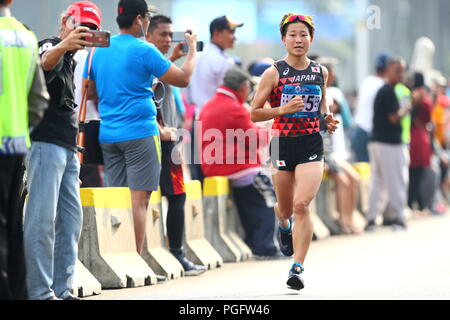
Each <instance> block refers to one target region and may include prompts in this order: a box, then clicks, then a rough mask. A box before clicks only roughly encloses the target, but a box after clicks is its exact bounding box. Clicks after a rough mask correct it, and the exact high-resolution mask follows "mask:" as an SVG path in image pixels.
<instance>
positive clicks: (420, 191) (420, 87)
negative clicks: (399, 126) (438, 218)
mask: <svg viewBox="0 0 450 320" xmlns="http://www.w3.org/2000/svg"><path fill="white" fill-rule="evenodd" d="M414 82H415V83H414V90H413V111H412V125H411V145H410V157H411V163H410V165H409V189H408V206H409V207H410V208H411V209H413V207H414V204H415V202H417V203H418V206H419V211H421V212H422V213H426V211H428V210H431V209H432V199H427V197H426V193H427V192H426V188H425V187H424V183H426V180H425V174H426V171H427V169H429V168H430V167H431V156H432V145H431V138H430V133H429V131H428V129H427V126H428V124H429V123H430V122H431V112H432V110H433V106H432V102H431V98H430V96H429V93H428V92H427V89H426V88H425V83H424V78H423V75H422V74H420V73H416V74H415V75H414Z"/></svg>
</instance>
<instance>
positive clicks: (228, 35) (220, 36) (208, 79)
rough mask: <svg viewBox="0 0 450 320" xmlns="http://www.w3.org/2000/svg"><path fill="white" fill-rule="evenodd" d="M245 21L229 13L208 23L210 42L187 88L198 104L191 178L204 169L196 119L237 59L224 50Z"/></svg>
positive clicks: (189, 98)
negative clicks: (198, 145)
mask: <svg viewBox="0 0 450 320" xmlns="http://www.w3.org/2000/svg"><path fill="white" fill-rule="evenodd" d="M243 25H244V24H243V23H240V24H236V23H233V22H232V21H231V20H230V19H229V18H228V17H227V16H222V17H218V18H216V19H214V20H213V21H212V22H211V24H210V25H209V31H210V34H211V43H209V44H207V45H206V46H205V49H204V51H203V52H202V53H201V54H200V55H199V57H198V62H197V66H196V68H195V70H194V73H193V74H192V81H191V83H190V85H189V87H188V90H187V98H188V102H189V103H190V104H194V105H195V115H194V123H193V126H192V129H191V136H192V142H191V157H190V159H189V160H190V166H189V167H190V171H191V178H192V179H196V180H200V181H203V173H202V172H201V168H200V165H199V164H198V160H199V158H198V147H197V144H196V143H197V141H196V139H195V137H194V132H196V128H195V120H196V119H197V118H198V115H199V114H200V111H201V109H202V108H203V105H204V104H205V103H206V102H207V101H208V100H210V99H211V98H212V97H213V96H214V95H215V93H216V90H217V88H218V87H219V86H220V85H221V84H222V79H223V75H224V74H225V72H226V71H227V70H228V69H229V68H230V67H231V66H233V65H234V63H235V62H234V60H233V58H232V57H229V56H227V55H226V54H225V50H227V49H232V48H233V47H234V43H235V42H236V37H235V32H236V29H237V28H239V27H242V26H243Z"/></svg>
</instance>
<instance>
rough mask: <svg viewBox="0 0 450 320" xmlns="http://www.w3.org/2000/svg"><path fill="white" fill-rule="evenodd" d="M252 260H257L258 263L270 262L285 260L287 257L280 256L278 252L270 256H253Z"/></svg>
mask: <svg viewBox="0 0 450 320" xmlns="http://www.w3.org/2000/svg"><path fill="white" fill-rule="evenodd" d="M253 258H255V260H258V261H270V260H280V259H287V258H288V257H286V256H285V255H284V254H281V253H280V252H278V251H277V252H276V253H274V254H270V255H258V254H254V255H253Z"/></svg>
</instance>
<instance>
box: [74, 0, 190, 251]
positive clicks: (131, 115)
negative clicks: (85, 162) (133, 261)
mask: <svg viewBox="0 0 450 320" xmlns="http://www.w3.org/2000/svg"><path fill="white" fill-rule="evenodd" d="M150 18H151V13H150V12H149V8H148V6H147V3H146V2H145V0H120V1H119V4H118V16H117V19H116V20H117V23H118V25H119V29H120V34H118V35H115V36H113V37H111V40H110V46H109V47H107V48H96V50H95V51H94V52H93V53H91V54H92V58H91V59H92V64H91V69H90V72H89V70H88V69H89V63H86V66H85V70H84V75H83V77H84V78H86V79H88V84H89V86H88V88H89V89H88V98H89V99H95V98H96V97H97V96H98V99H99V113H100V118H101V124H100V134H99V141H100V145H101V148H102V152H103V158H104V162H105V163H104V165H105V184H106V186H107V187H129V188H130V190H131V203H132V211H133V217H134V226H135V236H136V249H137V251H138V253H141V252H142V249H143V245H144V239H145V226H146V212H147V207H148V202H149V199H150V195H151V192H152V191H156V190H157V189H158V185H159V177H160V171H161V152H160V138H159V131H158V125H157V122H156V107H155V104H154V102H153V100H152V98H153V91H152V82H153V79H154V78H155V77H157V78H159V79H160V80H162V81H164V82H167V83H169V84H172V85H175V86H178V87H186V86H187V85H188V83H189V81H190V78H191V75H192V71H193V69H194V66H195V55H196V46H195V45H196V42H197V35H195V34H192V32H191V33H188V32H187V33H186V42H187V44H188V46H189V52H188V54H187V56H186V60H185V62H184V64H183V66H182V67H181V68H178V67H176V66H175V65H174V64H172V63H171V62H170V61H169V60H167V59H166V58H165V57H164V56H163V55H162V54H161V53H160V52H159V50H158V49H157V48H156V47H155V46H154V45H152V44H150V43H148V42H146V41H145V35H146V31H147V30H148V26H149V23H150ZM89 58H90V56H88V59H89ZM88 73H89V74H88Z"/></svg>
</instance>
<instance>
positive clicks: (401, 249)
mask: <svg viewBox="0 0 450 320" xmlns="http://www.w3.org/2000/svg"><path fill="white" fill-rule="evenodd" d="M449 245H450V214H447V215H445V216H441V217H426V218H416V219H414V220H412V221H411V222H410V226H409V230H408V231H401V232H394V231H392V230H391V229H389V228H381V229H379V230H377V231H376V232H375V233H373V234H364V235H361V236H356V237H354V236H340V237H332V238H329V239H326V240H321V241H316V242H313V244H312V246H311V248H310V254H309V256H308V259H307V262H306V264H305V268H306V272H305V274H304V276H305V282H306V288H305V289H304V290H302V291H301V292H300V293H297V292H296V291H292V290H290V289H287V287H286V285H285V283H286V280H287V272H288V269H289V267H290V260H289V259H285V260H278V261H264V262H261V261H249V262H241V263H228V264H225V265H224V266H223V267H221V268H219V269H215V270H211V271H207V272H206V273H204V274H203V275H201V276H199V277H189V278H182V279H176V280H172V281H169V282H166V283H164V284H159V285H154V286H147V287H140V288H131V289H121V290H103V292H102V294H101V295H99V296H96V297H89V298H87V299H88V300H130V299H132V300H158V299H163V300H171V299H176V300H188V299H194V300H197V299H206V300H208V299H214V300H230V299H231V300H266V299H269V300H280V299H281V300H292V299H294V300H295V299H301V300H307V299H314V300H321V299H339V300H340V299H358V300H359V299H362V300H366V299H375V300H378V299H389V300H391V299H446V300H447V299H450V249H449Z"/></svg>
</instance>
